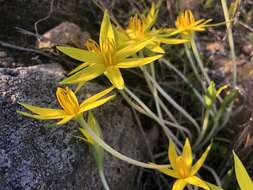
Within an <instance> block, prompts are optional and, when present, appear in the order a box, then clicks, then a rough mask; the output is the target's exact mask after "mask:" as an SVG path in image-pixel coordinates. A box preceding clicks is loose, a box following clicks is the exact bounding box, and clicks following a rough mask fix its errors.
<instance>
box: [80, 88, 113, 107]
mask: <svg viewBox="0 0 253 190" xmlns="http://www.w3.org/2000/svg"><path fill="white" fill-rule="evenodd" d="M113 89H114V87H113V86H112V87H110V88H107V89H105V90H103V91H102V92H99V93H97V94H95V95H93V96H91V97H89V98H87V99H86V100H84V101H83V102H82V103H81V104H80V107H81V108H82V107H83V106H85V105H86V104H89V103H92V102H95V101H97V100H98V99H100V98H102V97H103V96H105V95H106V94H108V93H110V92H111V91H112V90H113Z"/></svg>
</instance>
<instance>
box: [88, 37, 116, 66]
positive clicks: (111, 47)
mask: <svg viewBox="0 0 253 190" xmlns="http://www.w3.org/2000/svg"><path fill="white" fill-rule="evenodd" d="M86 47H87V49H88V50H89V51H93V52H96V53H99V54H101V55H102V58H103V63H104V65H105V66H112V65H113V64H114V63H115V61H114V59H113V55H114V52H115V49H116V45H115V42H113V41H111V40H109V39H107V40H106V41H105V42H104V43H103V44H100V46H99V45H98V43H97V42H95V41H94V40H88V41H87V42H86Z"/></svg>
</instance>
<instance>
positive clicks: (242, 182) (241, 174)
mask: <svg viewBox="0 0 253 190" xmlns="http://www.w3.org/2000/svg"><path fill="white" fill-rule="evenodd" d="M233 154H234V163H235V175H236V178H237V182H238V184H239V186H240V188H241V190H246V189H253V182H252V180H251V179H250V176H249V174H248V172H247V170H246V169H245V167H244V166H243V164H242V162H241V160H240V159H239V157H238V156H237V155H236V154H235V153H234V152H233Z"/></svg>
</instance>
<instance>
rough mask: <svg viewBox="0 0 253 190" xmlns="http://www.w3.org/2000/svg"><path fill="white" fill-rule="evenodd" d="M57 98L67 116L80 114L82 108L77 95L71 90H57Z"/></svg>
mask: <svg viewBox="0 0 253 190" xmlns="http://www.w3.org/2000/svg"><path fill="white" fill-rule="evenodd" d="M56 96H57V100H58V102H59V104H60V106H61V107H62V108H63V110H64V111H65V112H66V114H68V115H72V114H76V113H78V112H79V110H80V107H79V103H78V100H77V98H76V95H75V94H74V92H72V91H71V90H70V89H69V88H65V89H64V88H57V91H56Z"/></svg>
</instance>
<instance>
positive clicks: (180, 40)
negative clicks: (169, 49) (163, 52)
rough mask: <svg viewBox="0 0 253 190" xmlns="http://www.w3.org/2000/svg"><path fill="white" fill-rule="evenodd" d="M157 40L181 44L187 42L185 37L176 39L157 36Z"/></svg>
mask: <svg viewBox="0 0 253 190" xmlns="http://www.w3.org/2000/svg"><path fill="white" fill-rule="evenodd" d="M159 41H160V42H161V43H164V44H183V43H186V42H189V40H187V39H176V38H174V39H173V38H171V39H170V38H159Z"/></svg>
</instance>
